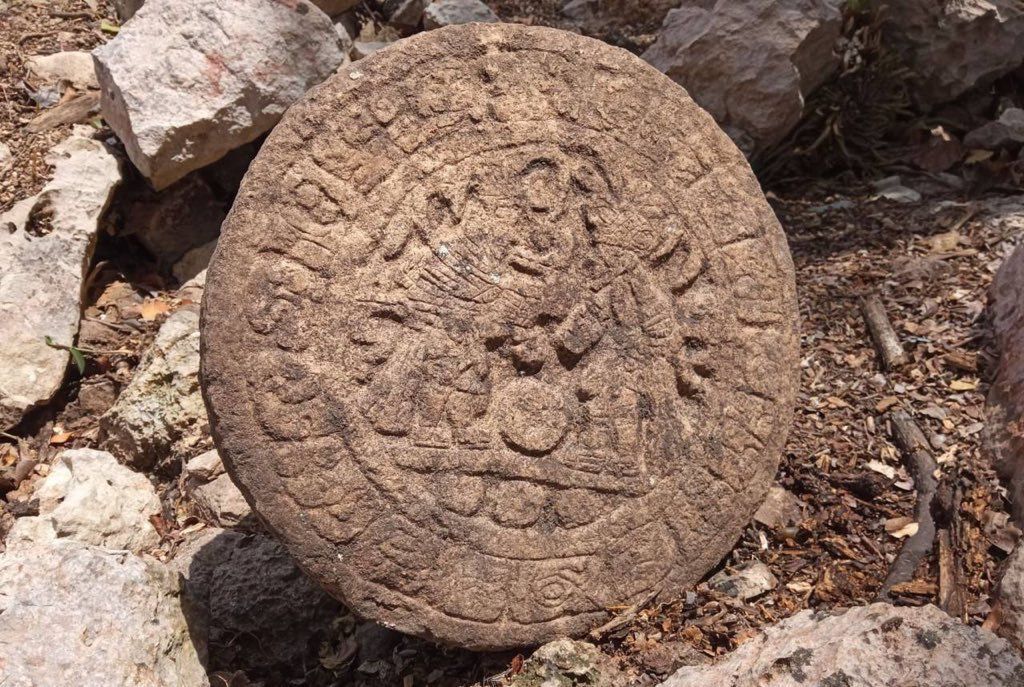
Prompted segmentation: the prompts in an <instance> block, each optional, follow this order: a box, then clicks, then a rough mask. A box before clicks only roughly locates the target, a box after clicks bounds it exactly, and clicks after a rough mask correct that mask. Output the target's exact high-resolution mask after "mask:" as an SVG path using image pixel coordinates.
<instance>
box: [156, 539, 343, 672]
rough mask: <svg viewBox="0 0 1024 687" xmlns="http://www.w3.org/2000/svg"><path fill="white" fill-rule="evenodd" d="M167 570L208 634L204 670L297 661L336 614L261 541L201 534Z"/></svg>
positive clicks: (283, 556) (279, 551) (330, 602)
mask: <svg viewBox="0 0 1024 687" xmlns="http://www.w3.org/2000/svg"><path fill="white" fill-rule="evenodd" d="M170 565H171V569H172V570H174V571H175V572H177V573H179V574H180V575H181V576H182V577H183V578H184V588H185V595H186V599H187V600H188V601H189V602H190V604H191V606H190V608H192V609H193V610H194V611H195V613H196V614H197V616H198V617H197V622H198V623H199V624H201V625H202V626H204V627H206V628H208V633H209V653H210V663H209V668H210V670H219V669H222V668H227V667H233V668H236V669H239V668H240V669H243V670H249V669H251V668H265V667H268V666H277V665H287V664H291V663H293V662H296V661H301V660H302V659H304V658H305V657H307V656H309V655H310V654H315V653H316V649H317V647H318V646H319V643H320V641H321V639H322V638H323V637H324V636H325V635H326V634H327V633H328V632H329V631H330V628H331V623H332V622H333V620H334V619H335V618H337V617H338V616H339V615H340V614H341V613H342V612H343V609H342V608H341V606H340V604H338V602H336V601H335V600H334V599H332V598H331V597H329V596H328V595H327V594H325V593H324V592H323V591H322V590H321V589H320V588H319V587H318V586H317V585H316V584H314V583H313V582H312V581H311V580H310V579H309V578H307V577H306V576H305V575H304V574H303V572H302V571H301V570H300V569H299V568H298V566H296V565H295V561H294V560H293V559H292V558H291V556H289V555H288V552H287V551H286V550H285V549H284V547H283V546H281V545H280V544H278V543H277V542H275V541H274V540H273V539H270V538H268V537H263V536H260V535H249V534H242V533H240V532H231V531H227V530H219V529H207V530H203V531H202V532H200V533H198V534H197V535H195V536H194V537H193V538H192V539H190V540H189V541H187V542H186V543H185V544H184V546H183V548H182V549H181V550H180V551H179V553H178V555H177V556H176V557H175V558H174V559H173V560H172V561H171V563H170Z"/></svg>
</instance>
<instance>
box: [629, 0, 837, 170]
mask: <svg viewBox="0 0 1024 687" xmlns="http://www.w3.org/2000/svg"><path fill="white" fill-rule="evenodd" d="M840 4H841V3H840V2H839V0H754V1H752V2H732V1H730V0H716V1H715V2H706V1H705V0H685V2H683V3H682V5H681V6H680V7H679V8H678V9H675V10H672V11H670V12H669V13H668V15H667V16H666V17H665V24H664V25H663V26H662V28H661V33H660V34H659V35H658V40H657V42H656V43H655V44H654V45H652V46H651V47H650V48H649V49H648V50H647V52H645V53H644V55H643V58H644V59H645V60H647V61H648V62H650V63H651V64H653V65H654V66H655V67H657V68H658V69H660V70H661V71H663V72H665V73H666V74H667V75H668V76H670V77H671V78H672V79H673V80H674V81H675V82H677V83H679V84H681V85H682V86H684V87H685V88H686V89H687V90H688V91H689V92H690V95H692V96H693V98H694V100H696V101H697V103H698V104H699V105H700V106H701V107H703V108H704V109H706V110H707V111H708V112H710V113H711V115H712V116H713V117H714V118H715V121H717V122H718V123H719V125H721V127H722V128H723V129H725V131H726V133H728V134H729V135H730V136H731V137H732V139H733V140H734V141H735V142H736V144H737V145H738V146H739V147H740V148H741V149H743V151H744V152H746V153H747V154H748V155H749V154H752V153H755V152H757V151H759V150H761V149H763V148H765V147H767V146H770V145H772V144H774V143H777V142H779V141H780V140H782V139H783V138H784V137H785V136H786V134H788V133H789V132H790V130H792V128H793V127H794V126H795V125H796V123H797V122H798V121H799V120H800V116H801V114H802V112H803V107H804V98H805V97H806V96H807V95H808V94H809V93H810V92H811V91H813V90H814V89H815V88H817V87H818V86H819V85H821V83H822V82H824V80H825V79H826V78H827V77H828V76H829V74H831V73H832V71H833V70H834V69H835V67H836V65H837V64H838V62H837V58H836V57H835V55H834V54H833V45H834V44H835V41H836V39H837V38H838V37H839V31H840V29H841V26H842V16H841V13H840V10H839V6H840Z"/></svg>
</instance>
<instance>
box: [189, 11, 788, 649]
mask: <svg viewBox="0 0 1024 687" xmlns="http://www.w3.org/2000/svg"><path fill="white" fill-rule="evenodd" d="M795 320H796V314H795V295H794V286H793V268H792V264H791V261H790V258H789V254H788V251H787V249H786V245H785V240H784V237H783V235H782V232H781V229H780V228H779V226H778V223H777V222H776V220H775V218H774V215H773V214H772V212H771V209H770V208H769V207H768V205H767V203H766V202H765V200H764V198H763V196H762V195H761V192H760V190H759V188H758V186H757V183H756V181H755V180H754V178H753V176H752V174H751V172H750V170H749V168H748V167H747V165H746V162H745V161H744V159H743V158H742V156H741V155H740V153H739V152H738V151H737V150H736V149H735V147H734V146H733V145H732V143H731V142H729V140H728V139H727V138H726V137H725V136H724V135H723V134H722V133H721V132H720V131H719V130H718V129H717V127H715V125H714V124H713V122H712V121H711V120H710V118H709V117H708V116H707V115H706V114H705V113H704V112H703V111H701V110H700V109H699V108H698V107H697V106H696V105H694V104H693V102H692V101H691V100H690V99H689V98H688V97H687V95H686V94H685V92H683V90H682V89H680V88H678V87H677V86H675V85H674V84H672V83H671V82H670V81H668V80H667V79H666V78H665V77H663V76H662V75H660V74H658V73H657V72H655V71H654V70H652V69H651V68H649V67H648V66H646V65H645V64H644V63H642V62H641V61H639V60H638V59H636V58H634V57H633V56H631V55H629V54H628V53H625V52H623V51H620V50H617V49H614V48H611V47H609V46H607V45H604V44H601V43H598V42H596V41H592V40H589V39H585V38H581V37H579V36H575V35H571V34H566V33H562V32H558V31H554V30H549V29H537V28H528V27H522V26H513V25H488V26H481V25H472V26H464V27H455V28H450V29H445V30H441V31H436V32H431V33H429V34H425V35H421V36H418V37H416V38H413V39H410V40H407V41H402V42H400V43H399V44H396V45H395V46H393V47H391V48H389V49H388V50H386V51H382V52H381V53H378V54H376V55H374V56H372V57H370V58H368V59H366V60H363V61H361V62H359V63H357V64H355V65H350V66H347V67H345V68H344V69H342V70H341V72H340V73H339V74H338V75H336V76H335V77H333V78H332V79H331V80H329V81H328V82H326V83H325V84H324V85H322V86H320V87H319V88H317V89H315V90H314V91H313V92H312V93H311V94H310V95H309V96H308V97H307V98H306V100H305V101H303V102H302V103H300V104H298V105H296V106H295V107H294V108H292V110H291V111H289V113H288V114H287V115H286V116H285V118H284V119H283V120H282V122H281V124H280V125H279V126H278V127H277V128H276V129H275V130H274V132H273V134H272V135H271V136H270V138H269V139H268V141H267V143H266V144H265V145H264V147H263V150H262V151H261V153H260V155H259V157H258V158H257V160H256V161H255V162H254V163H253V166H252V168H251V169H250V171H249V174H248V176H247V177H246V180H245V182H244V183H243V186H242V190H241V192H240V195H239V198H238V201H237V202H236V205H235V207H234V209H233V210H232V213H231V215H230V217H229V218H228V221H227V222H226V224H225V227H224V232H223V236H222V239H221V244H220V246H219V247H218V250H217V254H216V256H215V260H214V264H213V266H212V267H211V269H210V275H209V279H208V285H207V294H206V300H205V302H204V313H203V327H202V329H203V375H202V377H203V386H204V392H205V394H206V397H207V403H208V406H209V409H210V415H211V421H212V426H213V430H214V435H215V438H216V439H217V441H218V445H219V447H220V449H221V452H222V454H223V457H224V459H225V462H226V464H227V466H228V469H229V470H230V472H231V474H232V476H233V478H234V479H235V480H236V482H238V483H239V485H240V486H241V488H242V490H243V492H244V493H245V494H246V496H247V498H248V499H249V500H250V501H251V502H252V504H253V506H254V508H255V509H256V511H257V512H259V513H260V515H261V516H262V517H263V518H264V519H265V521H266V522H267V524H268V525H269V526H270V527H271V528H272V529H273V530H274V531H275V532H276V533H277V534H278V535H279V536H280V537H281V538H282V539H283V541H284V542H285V543H286V544H287V545H288V547H289V549H290V550H291V551H292V553H293V554H294V555H295V556H296V557H297V559H298V560H299V561H300V563H301V564H302V565H303V567H304V568H305V569H306V570H307V571H308V572H309V573H310V574H311V575H312V576H313V577H314V578H316V579H317V580H319V581H320V582H321V583H322V584H323V585H324V586H325V587H326V588H327V589H328V590H330V591H331V592H332V593H334V594H336V595H337V596H338V597H339V598H341V599H342V600H343V601H345V602H346V603H348V604H349V605H350V606H352V607H353V608H354V609H355V610H356V611H358V612H360V613H362V614H364V615H366V616H369V617H372V618H374V619H377V620H380V621H383V622H386V623H388V624H390V625H392V626H394V627H397V628H399V629H401V630H404V631H407V632H412V633H415V634H419V635H423V636H427V637H432V638H436V639H439V640H442V641H446V642H450V643H456V644H461V645H463V646H468V647H472V648H479V649H485V648H501V647H510V646H517V645H524V644H535V643H540V642H542V641H545V640H547V639H550V638H552V637H555V636H558V635H565V634H570V635H578V634H581V633H583V632H585V631H586V630H588V629H589V628H591V627H592V626H593V625H595V624H596V623H599V622H601V620H602V618H603V617H604V615H605V614H604V609H605V608H606V607H608V606H611V605H616V604H624V603H630V602H632V601H634V600H636V599H637V598H639V597H641V596H643V595H644V594H646V593H648V592H650V591H652V590H655V589H660V590H663V591H664V592H666V593H670V592H673V591H679V590H682V589H684V588H685V587H687V586H689V585H691V584H693V583H694V582H695V581H697V580H698V579H699V578H700V577H701V576H702V575H703V574H704V573H705V572H706V571H707V570H708V569H709V568H710V567H711V566H713V565H714V564H715V563H717V561H718V560H720V558H721V556H722V555H723V554H724V553H725V552H726V551H727V550H728V549H729V548H730V547H731V545H732V544H733V542H734V541H735V539H736V537H737V536H738V534H739V532H740V530H741V528H742V527H743V525H744V524H745V523H746V522H747V521H748V519H749V517H750V516H751V514H752V512H753V511H754V509H755V508H756V506H757V504H758V502H759V501H760V499H761V498H762V497H763V495H764V492H765V491H766V490H767V487H768V485H769V483H770V480H771V478H772V476H773V474H774V471H775V468H776V465H777V460H778V453H779V451H780V450H781V447H782V443H783V441H784V438H785V434H786V430H787V428H788V424H789V414H790V409H791V405H792V403H793V398H794V394H795V375H794V369H795V362H796V350H797V345H796V334H795Z"/></svg>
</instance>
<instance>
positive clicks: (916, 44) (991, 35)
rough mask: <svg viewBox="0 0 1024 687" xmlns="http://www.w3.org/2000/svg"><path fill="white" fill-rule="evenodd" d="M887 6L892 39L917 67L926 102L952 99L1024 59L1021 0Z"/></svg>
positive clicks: (926, 0) (911, 0) (929, 0)
mask: <svg viewBox="0 0 1024 687" xmlns="http://www.w3.org/2000/svg"><path fill="white" fill-rule="evenodd" d="M875 2H877V3H878V4H884V5H885V6H886V13H885V17H886V24H885V28H886V31H887V33H888V38H887V40H888V42H889V43H890V44H892V45H895V46H897V48H898V49H899V50H900V51H901V52H902V53H903V55H904V58H905V61H906V63H907V64H908V66H909V67H910V68H911V69H912V70H913V71H914V73H915V78H914V79H913V80H912V81H911V86H912V91H913V94H914V96H915V98H916V99H917V100H918V101H919V103H920V104H921V105H923V106H925V107H928V106H932V105H937V104H939V103H944V102H948V101H950V100H953V99H954V98H956V97H957V96H959V95H961V94H963V93H964V92H966V91H967V90H969V89H971V88H973V87H974V86H977V85H983V84H987V83H989V82H991V81H994V80H995V79H997V78H999V77H1000V76H1002V75H1004V74H1008V73H1009V72H1011V71H1013V70H1014V69H1016V68H1017V67H1019V66H1020V65H1021V64H1022V63H1024V8H1022V7H1021V5H1020V3H1019V2H1017V1H1016V0H900V2H882V0H875Z"/></svg>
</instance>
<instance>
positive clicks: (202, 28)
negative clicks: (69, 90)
mask: <svg viewBox="0 0 1024 687" xmlns="http://www.w3.org/2000/svg"><path fill="white" fill-rule="evenodd" d="M93 57H94V58H95V60H96V73H97V76H98V77H99V82H100V88H101V93H102V100H101V106H102V109H103V116H104V119H105V120H106V121H107V123H108V124H109V125H110V127H111V128H112V129H113V130H114V131H115V132H116V133H117V135H118V138H120V139H121V141H123V142H124V145H125V150H126V151H127V152H128V157H129V158H131V161H132V162H133V163H135V166H136V167H138V168H139V170H140V171H141V172H142V173H143V175H145V176H146V177H147V178H148V179H149V180H150V182H151V183H152V185H153V186H154V187H155V188H157V189H161V188H164V187H166V186H168V185H170V184H171V183H173V182H175V181H177V180H178V179H180V178H182V177H183V176H185V175H186V174H187V173H189V172H191V171H192V170H194V169H198V168H200V167H203V166H204V165H208V164H210V163H211V162H214V161H215V160H217V159H219V158H221V157H222V156H223V155H224V154H225V153H227V152H228V151H230V150H232V149H234V148H237V147H239V146H241V145H243V144H245V143H248V142H249V141H252V140H253V139H255V138H256V137H257V136H259V135H260V134H262V133H264V132H265V131H267V130H268V129H270V128H271V127H273V126H274V124H276V123H277V121H278V120H279V119H280V118H281V115H282V114H283V113H284V111H285V109H287V108H288V106H289V105H291V104H292V103H293V102H295V101H296V100H298V99H299V98H300V97H302V95H303V94H304V93H305V92H306V91H307V90H308V89H309V88H310V87H311V86H314V85H316V84H318V83H320V82H321V81H323V80H324V79H325V78H327V77H328V76H329V75H330V74H331V73H333V72H334V70H335V69H337V67H338V65H340V64H341V63H342V61H343V60H344V58H345V55H344V53H343V51H342V47H341V39H340V38H339V37H338V34H337V32H336V31H335V30H334V25H333V24H332V23H331V20H330V18H329V17H328V16H327V15H326V14H324V13H323V12H322V11H320V10H319V9H318V8H317V7H315V6H314V5H312V4H310V3H309V2H308V0H288V1H287V2H284V1H278V0H220V1H218V2H213V3H211V2H205V1H204V0H150V1H149V2H147V3H146V4H145V5H144V6H143V7H142V9H140V10H139V11H138V12H137V13H136V15H135V16H134V17H133V18H132V20H131V21H130V22H128V23H126V24H125V26H124V27H123V28H122V29H121V31H120V32H119V33H118V34H117V37H116V38H114V40H112V41H110V42H109V43H107V44H106V45H103V46H101V47H99V48H97V49H96V50H94V51H93Z"/></svg>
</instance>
